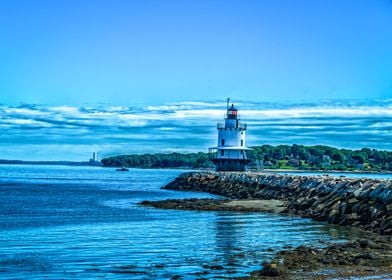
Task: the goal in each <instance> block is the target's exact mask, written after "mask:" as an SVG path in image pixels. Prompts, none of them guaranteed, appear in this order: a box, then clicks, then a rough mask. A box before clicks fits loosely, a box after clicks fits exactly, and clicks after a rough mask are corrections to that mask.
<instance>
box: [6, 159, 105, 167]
mask: <svg viewBox="0 0 392 280" xmlns="http://www.w3.org/2000/svg"><path fill="white" fill-rule="evenodd" d="M0 165H66V166H101V164H100V163H90V162H88V161H62V160H59V161H25V160H8V159H0Z"/></svg>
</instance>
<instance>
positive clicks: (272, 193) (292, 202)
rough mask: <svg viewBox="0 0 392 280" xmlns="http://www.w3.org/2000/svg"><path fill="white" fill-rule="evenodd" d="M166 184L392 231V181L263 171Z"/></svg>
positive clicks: (196, 175)
mask: <svg viewBox="0 0 392 280" xmlns="http://www.w3.org/2000/svg"><path fill="white" fill-rule="evenodd" d="M164 188H166V189H172V190H184V191H202V192H208V193H211V194H216V195H221V196H225V197H228V198H231V199H250V200H265V199H276V200H282V201H286V202H287V208H286V209H285V210H284V212H287V213H292V214H297V215H301V216H302V217H309V218H313V219H315V220H318V221H327V222H329V223H334V224H339V225H349V226H355V227H359V228H362V229H365V230H368V231H373V232H376V233H379V234H382V235H392V181H390V180H376V179H367V178H356V179H353V178H345V177H344V178H338V177H330V176H297V175H278V174H263V173H231V172H230V173H229V172H227V173H222V172H188V173H183V174H181V175H180V176H179V177H177V178H176V179H175V180H174V181H172V182H170V183H169V184H168V185H166V186H165V187H164Z"/></svg>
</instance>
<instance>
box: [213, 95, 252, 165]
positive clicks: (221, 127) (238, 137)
mask: <svg viewBox="0 0 392 280" xmlns="http://www.w3.org/2000/svg"><path fill="white" fill-rule="evenodd" d="M229 102H230V99H229V98H228V99H227V115H225V123H218V125H217V128H218V146H217V147H213V148H210V149H209V153H210V155H212V161H213V162H214V163H215V166H216V171H245V169H246V165H247V164H248V163H249V162H250V160H248V159H247V157H246V150H250V149H249V148H247V147H246V142H245V132H246V124H245V123H241V122H240V117H239V115H238V110H237V109H236V108H235V107H234V104H232V105H231V106H230V105H229Z"/></svg>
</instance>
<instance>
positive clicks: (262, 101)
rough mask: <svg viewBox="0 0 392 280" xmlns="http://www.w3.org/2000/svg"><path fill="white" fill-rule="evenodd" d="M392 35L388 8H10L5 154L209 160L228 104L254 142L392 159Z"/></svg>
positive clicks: (255, 4)
mask: <svg viewBox="0 0 392 280" xmlns="http://www.w3.org/2000/svg"><path fill="white" fill-rule="evenodd" d="M391 27H392V1H391V0H372V1H370V0H368V1H364V0H356V1H354V0H319V1H314V0H295V1H293V0H243V1H236V0H208V1H207V0H197V1H196V0H188V1H181V0H177V1H176V0H165V1H158V0H154V1H152V0H144V1H120V0H113V1H108V0H106V1H102V0H94V1H90V0H84V1H74V0H58V1H49V0H48V1H43V0H34V1H32V0H31V1H21V0H14V1H9V0H5V1H0V132H1V135H0V158H12V159H34V160H38V159H39V160H43V159H50V160H60V159H67V160H82V159H86V158H88V156H89V154H90V153H92V152H93V151H101V153H102V154H103V155H104V154H115V153H122V152H125V151H126V152H129V153H134V152H137V153H140V152H141V151H145V152H151V151H165V152H166V151H196V150H202V151H203V150H205V149H206V148H207V147H208V146H211V145H213V144H215V143H214V141H215V137H216V135H215V133H216V131H215V130H214V129H215V123H216V122H218V121H221V118H222V116H223V114H224V108H225V106H224V102H225V100H226V98H227V97H231V98H232V99H233V100H235V102H237V103H239V104H240V109H241V110H242V111H243V112H242V113H241V114H242V116H243V119H244V121H247V122H248V123H249V125H250V126H249V132H248V134H249V141H248V143H249V144H252V145H259V144H264V143H268V144H278V143H283V144H284V143H294V142H295V143H298V144H328V145H333V146H338V147H349V148H351V147H354V148H356V147H360V146H369V147H375V148H383V149H391V144H390V143H391V142H392V140H391V139H392V137H391V135H392V134H391V122H390V121H391V120H390V118H391V115H390V114H391V113H390V112H391V111H392V110H391V98H392V71H391V65H392V51H391V50H392V36H391V34H392V33H391ZM160 110H162V111H160ZM183 139H186V141H183Z"/></svg>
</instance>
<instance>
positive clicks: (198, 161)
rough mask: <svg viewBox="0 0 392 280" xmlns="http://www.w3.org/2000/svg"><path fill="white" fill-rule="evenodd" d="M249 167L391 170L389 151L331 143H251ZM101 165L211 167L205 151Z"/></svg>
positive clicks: (129, 158) (128, 157)
mask: <svg viewBox="0 0 392 280" xmlns="http://www.w3.org/2000/svg"><path fill="white" fill-rule="evenodd" d="M252 148H253V150H251V151H248V152H247V155H248V158H249V159H251V160H252V162H251V163H250V164H249V168H250V169H263V168H265V169H288V170H290V169H291V170H347V171H356V170H363V171H392V152H390V151H382V150H376V149H369V148H363V149H360V150H350V149H338V148H334V147H330V146H321V145H317V146H303V145H297V144H294V145H278V146H272V145H263V146H255V147H252ZM102 164H103V165H104V166H127V167H141V168H195V169H197V168H213V167H214V165H213V163H212V162H211V161H210V155H209V154H208V153H202V152H199V153H187V154H184V153H169V154H163V153H159V154H142V155H121V156H115V157H109V158H105V159H103V160H102Z"/></svg>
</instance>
